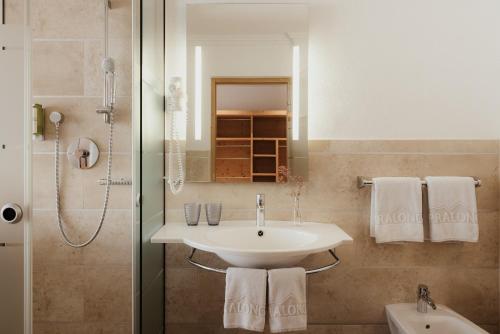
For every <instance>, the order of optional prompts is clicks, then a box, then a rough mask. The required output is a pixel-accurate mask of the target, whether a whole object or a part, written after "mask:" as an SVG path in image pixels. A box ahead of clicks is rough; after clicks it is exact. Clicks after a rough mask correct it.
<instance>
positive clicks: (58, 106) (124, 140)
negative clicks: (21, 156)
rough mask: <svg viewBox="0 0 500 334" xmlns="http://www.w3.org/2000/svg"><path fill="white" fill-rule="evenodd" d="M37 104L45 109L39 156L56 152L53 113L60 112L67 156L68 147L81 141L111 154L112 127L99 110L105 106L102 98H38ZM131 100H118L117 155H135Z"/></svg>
mask: <svg viewBox="0 0 500 334" xmlns="http://www.w3.org/2000/svg"><path fill="white" fill-rule="evenodd" d="M34 102H36V103H40V104H42V105H43V107H44V109H45V124H46V127H45V137H46V138H45V141H35V142H33V151H34V152H36V153H41V152H43V153H47V152H51V153H52V152H54V151H55V148H54V140H55V127H54V125H53V123H51V122H50V121H49V115H50V113H52V112H54V111H58V112H60V113H62V114H63V115H64V121H63V123H62V124H61V127H60V133H59V135H60V138H61V142H60V145H61V152H66V150H67V147H68V145H69V144H70V143H71V142H72V141H73V140H75V139H77V138H78V137H88V138H91V139H92V140H93V141H94V142H95V143H96V144H97V146H98V147H99V150H100V151H101V152H107V151H108V136H109V132H108V129H109V126H108V125H106V124H105V123H104V121H103V118H102V116H100V115H97V114H96V112H95V110H96V108H97V107H98V106H100V105H102V99H101V98H64V97H63V98H47V97H38V98H36V99H35V101H34ZM130 105H131V100H130V98H128V97H122V98H118V99H117V105H116V111H115V115H114V126H113V152H115V153H116V152H120V153H130V152H131V151H132V148H131V147H132V130H131V107H130Z"/></svg>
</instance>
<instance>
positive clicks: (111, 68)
mask: <svg viewBox="0 0 500 334" xmlns="http://www.w3.org/2000/svg"><path fill="white" fill-rule="evenodd" d="M101 68H102V70H103V71H104V73H107V72H109V73H115V61H114V59H113V58H111V57H106V58H104V59H103V60H102V64H101Z"/></svg>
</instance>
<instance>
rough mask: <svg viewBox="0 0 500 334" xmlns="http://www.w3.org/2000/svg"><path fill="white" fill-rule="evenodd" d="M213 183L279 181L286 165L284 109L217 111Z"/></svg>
mask: <svg viewBox="0 0 500 334" xmlns="http://www.w3.org/2000/svg"><path fill="white" fill-rule="evenodd" d="M215 116H216V117H215V121H216V128H215V131H214V132H215V140H214V142H215V148H214V161H215V181H216V182H225V183H241V182H245V183H247V182H278V168H279V167H280V166H287V165H288V140H287V135H288V134H287V132H288V111H287V110H261V111H249V110H217V112H216V115H215Z"/></svg>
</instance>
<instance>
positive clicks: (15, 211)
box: [0, 203, 23, 224]
mask: <svg viewBox="0 0 500 334" xmlns="http://www.w3.org/2000/svg"><path fill="white" fill-rule="evenodd" d="M0 218H1V219H2V221H3V222H4V223H7V224H15V223H18V222H20V221H21V219H22V218H23V210H22V209H21V207H20V206H19V205H17V204H14V203H7V204H5V205H4V206H3V207H2V209H0Z"/></svg>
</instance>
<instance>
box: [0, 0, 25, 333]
mask: <svg viewBox="0 0 500 334" xmlns="http://www.w3.org/2000/svg"><path fill="white" fill-rule="evenodd" d="M5 1H6V0H0V26H1V25H4V24H9V23H8V18H7V17H6V12H5V9H6V6H5ZM30 3H31V1H30V0H23V1H22V6H23V23H22V24H21V25H22V27H23V31H22V34H23V41H22V44H23V70H24V73H23V107H22V110H23V116H22V118H23V120H22V129H20V130H21V131H22V132H23V143H22V148H23V153H22V155H23V157H22V158H23V185H22V188H23V203H22V209H23V217H22V221H21V222H19V224H23V332H24V334H31V333H32V331H33V305H32V304H33V297H32V296H33V287H32V255H33V254H32V240H31V235H32V203H33V200H32V198H33V196H32V136H31V127H32V115H31V112H30V111H31V102H32V96H31V26H30V22H31V21H30ZM2 224H3V223H2Z"/></svg>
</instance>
